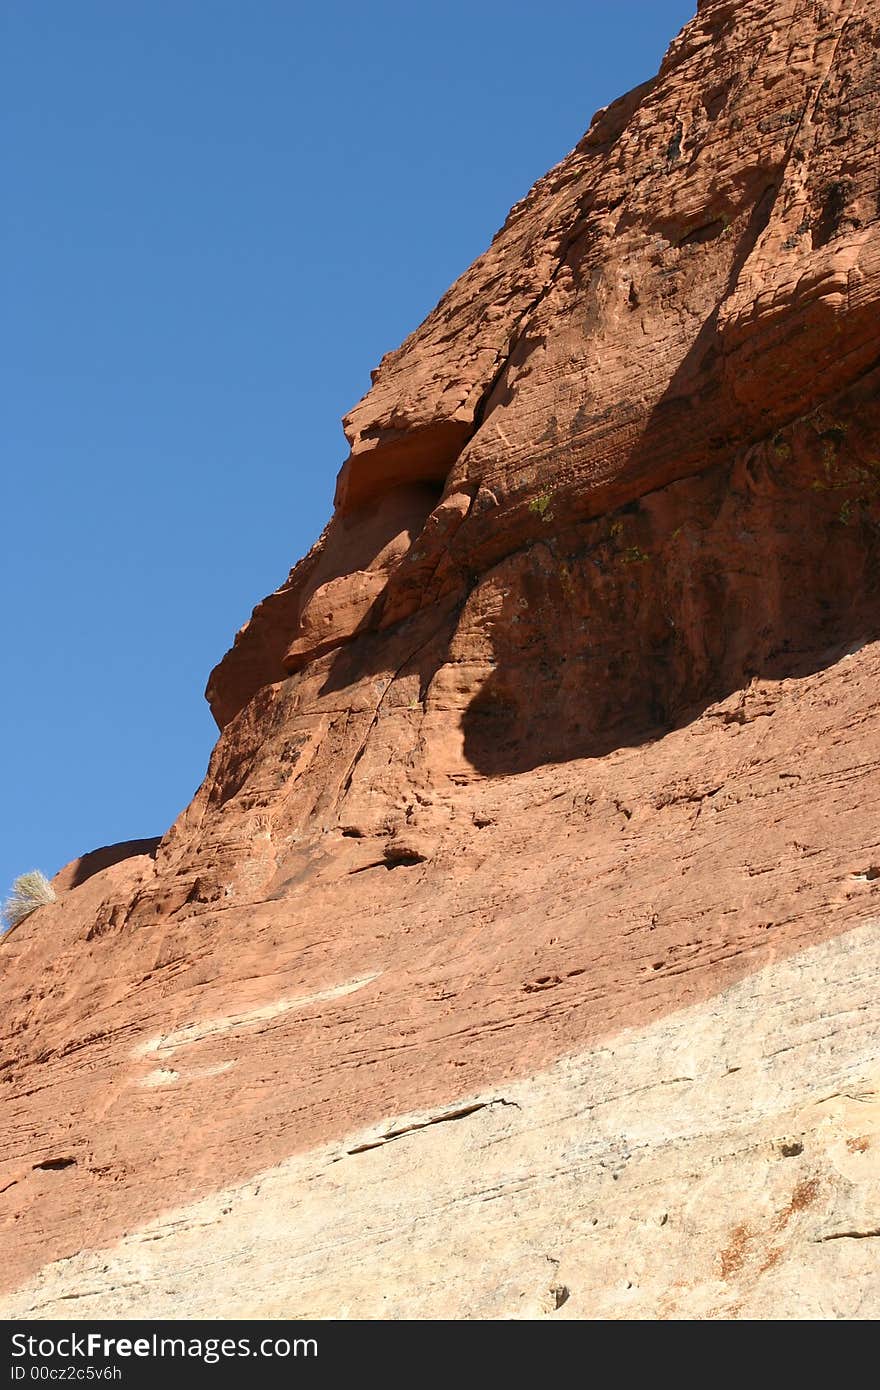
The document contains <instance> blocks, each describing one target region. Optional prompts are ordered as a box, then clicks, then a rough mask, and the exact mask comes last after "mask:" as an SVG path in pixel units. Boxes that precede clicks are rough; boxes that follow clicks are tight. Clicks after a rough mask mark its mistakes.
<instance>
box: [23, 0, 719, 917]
mask: <svg viewBox="0 0 880 1390" xmlns="http://www.w3.org/2000/svg"><path fill="white" fill-rule="evenodd" d="M694 9H695V0H680V2H677V3H673V0H617V3H616V4H610V5H609V4H607V3H605V2H604V0H603V2H602V3H584V2H583V0H582V2H581V3H567V0H561V2H560V3H556V4H554V5H550V6H544V5H538V4H535V3H534V2H532V3H519V2H518V0H506V2H505V3H500V2H499V0H481V3H479V4H476V5H475V4H474V3H473V0H466V2H465V0H445V3H439V0H425V3H419V4H415V3H410V4H402V3H391V0H373V3H372V4H370V5H364V4H354V3H341V2H340V0H323V3H320V4H315V5H305V4H299V3H295V0H285V2H284V3H282V2H281V0H254V2H253V3H245V0H235V3H230V2H229V0H211V3H210V4H208V3H206V0H100V2H99V0H75V3H70V0H40V3H36V0H0V51H2V55H3V56H2V58H0V88H2V95H0V104H2V122H3V146H4V149H5V151H6V153H5V154H4V176H3V191H4V203H5V205H6V206H5V220H4V223H3V228H2V237H3V245H2V252H0V265H2V277H3V284H2V300H3V315H2V318H3V326H2V330H0V333H2V339H0V371H2V420H3V424H2V427H0V428H2V450H3V460H4V463H3V470H2V493H0V508H2V517H3V526H2V535H0V564H2V595H3V599H2V603H3V642H2V650H3V677H2V681H0V700H2V709H0V715H2V722H0V729H2V740H3V780H4V795H3V811H4V817H3V834H2V836H0V893H2V892H5V890H6V888H7V886H8V885H9V883H10V882H11V880H12V878H13V877H14V876H15V875H16V874H18V873H21V872H22V871H24V870H27V869H31V868H33V867H39V868H42V869H43V870H44V871H45V872H46V873H48V874H52V873H54V872H55V871H56V870H57V869H58V868H60V867H61V865H62V864H64V863H65V862H66V861H67V860H69V859H71V858H73V857H74V856H75V855H77V854H79V853H83V852H85V851H87V850H90V849H94V848H95V847H97V846H98V845H102V844H107V843H111V842H113V841H116V840H123V839H130V838H135V837H140V836H145V835H153V834H159V833H161V832H162V831H164V830H165V829H166V828H167V826H168V825H169V824H170V823H171V821H172V820H173V819H174V817H175V815H176V814H177V812H178V811H179V810H180V809H181V807H182V806H183V805H184V804H185V803H186V802H187V801H188V800H189V798H190V796H191V795H192V793H193V791H194V790H195V788H196V787H197V785H198V783H199V782H200V780H201V778H202V775H203V773H204V769H205V766H206V764H207V760H208V756H209V753H210V750H211V747H212V745H213V742H214V739H215V736H216V730H215V727H214V724H213V721H212V719H211V717H210V714H209V712H208V708H207V705H206V704H205V702H204V700H203V696H202V691H203V689H204V685H205V681H206V678H207V675H208V672H209V671H210V669H211V667H212V666H213V665H214V663H215V662H216V661H217V660H218V659H219V657H220V656H221V655H222V654H223V652H224V651H225V650H226V648H227V647H228V646H229V644H230V642H231V640H232V637H233V635H234V633H235V631H236V629H237V628H238V627H239V626H240V625H241V624H242V622H244V621H245V619H246V618H247V617H248V615H249V613H250V610H251V608H252V607H253V606H254V604H255V603H256V602H257V601H258V600H259V599H260V598H262V597H263V595H264V594H266V593H268V592H269V591H270V590H271V589H273V588H275V587H276V585H277V584H278V583H279V582H280V581H281V580H282V579H283V578H284V577H285V575H286V574H287V571H288V569H289V568H290V566H291V564H292V563H293V562H294V561H295V560H296V559H297V558H298V557H299V556H300V555H301V554H303V553H304V552H305V551H306V550H307V549H308V547H309V545H310V544H311V542H312V540H313V539H314V538H315V536H316V535H317V534H318V533H319V531H320V530H321V528H322V526H323V525H324V522H325V521H326V519H327V517H328V515H329V512H330V507H331V499H332V495H333V483H334V479H335V475H336V472H337V469H338V468H339V465H340V464H341V462H342V460H343V457H344V454H345V441H344V438H343V434H342V430H341V426H340V423H339V422H340V417H341V416H342V414H343V413H344V412H345V411H346V410H347V409H348V408H349V407H350V406H351V405H352V404H353V403H354V402H355V401H356V400H357V399H358V398H359V397H360V396H361V395H362V394H363V393H364V391H365V390H366V389H367V387H368V386H369V372H370V368H371V367H373V366H375V365H376V363H377V362H378V361H379V359H380V357H381V356H382V354H383V353H384V352H386V351H387V350H388V349H390V348H393V347H396V346H397V344H398V343H399V342H400V341H401V340H402V339H403V338H404V337H405V336H406V334H407V333H408V332H410V331H411V329H413V328H414V327H415V326H416V325H417V324H418V323H419V321H420V320H421V319H422V318H423V317H424V316H425V314H426V313H427V312H428V311H429V310H430V309H431V308H432V307H433V305H434V303H435V302H436V300H437V299H438V298H439V297H440V295H441V294H442V293H443V291H444V290H445V289H446V288H447V287H448V286H449V284H450V283H451V282H452V281H453V280H454V279H455V277H456V276H457V275H458V274H459V273H460V272H461V271H462V270H464V268H465V267H466V266H467V265H468V264H469V262H470V261H471V260H473V259H474V257H475V256H477V255H478V254H479V253H480V251H481V250H482V249H483V248H484V247H485V246H486V244H487V243H488V241H489V240H490V239H491V236H492V235H493V233H494V232H495V230H496V229H497V228H498V227H499V226H500V224H501V222H502V221H503V220H504V216H505V214H506V212H507V209H508V208H509V206H510V205H511V204H512V203H513V202H514V201H516V200H517V199H518V198H520V197H521V196H522V195H523V194H524V193H525V192H526V190H527V189H528V188H529V186H530V185H531V184H532V183H533V182H534V180H535V179H536V178H538V177H539V176H540V175H541V174H542V173H544V172H545V170H546V169H547V168H549V167H550V166H551V165H552V164H554V163H555V162H556V161H557V160H558V159H560V158H561V157H562V156H563V155H564V154H565V153H566V152H567V151H568V150H569V149H570V148H571V146H572V145H574V144H575V143H576V141H577V140H578V138H579V137H580V135H581V134H582V132H583V131H584V129H586V126H587V124H588V122H589V119H590V117H591V115H592V113H593V111H594V110H595V109H596V108H597V107H599V106H602V105H604V104H605V103H606V102H608V101H610V100H612V99H613V98H614V97H616V96H618V95H620V94H621V93H622V92H624V91H626V90H628V89H629V88H630V87H632V86H634V85H635V84H636V83H637V82H641V81H643V80H644V79H645V78H646V77H648V76H650V75H651V74H652V73H653V72H655V71H656V69H657V67H658V65H659V62H660V59H661V57H662V54H663V52H664V50H665V48H666V46H667V44H668V42H669V40H670V39H671V38H672V36H673V34H674V33H676V32H677V30H678V29H679V28H680V27H681V25H682V24H683V23H685V22H686V21H687V20H688V19H689V18H690V17H691V15H692V14H693V12H694Z"/></svg>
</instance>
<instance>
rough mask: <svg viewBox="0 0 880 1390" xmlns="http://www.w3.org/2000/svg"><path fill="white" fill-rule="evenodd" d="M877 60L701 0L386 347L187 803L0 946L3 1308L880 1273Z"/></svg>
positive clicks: (783, 0) (843, 1278)
mask: <svg viewBox="0 0 880 1390" xmlns="http://www.w3.org/2000/svg"><path fill="white" fill-rule="evenodd" d="M878 92H880V3H878V0H861V3H859V0H825V3H812V2H810V3H808V0H745V3H740V4H736V5H734V4H731V3H728V2H727V0H708V3H703V4H701V5H700V7H699V11H698V14H697V17H696V18H695V19H694V21H693V22H692V23H691V24H690V25H688V26H687V27H686V29H685V30H684V31H683V32H682V34H681V35H680V36H679V38H678V39H677V40H676V41H675V42H674V43H673V44H672V46H671V48H670V50H669V52H668V54H667V56H666V58H665V60H664V62H663V65H662V67H661V69H660V72H659V74H658V76H657V77H656V78H655V79H654V80H653V81H651V82H648V83H646V84H644V85H643V86H642V87H639V88H637V89H636V90H635V91H634V92H632V93H630V94H629V95H628V96H627V97H624V98H622V99H621V100H620V101H618V102H616V103H614V104H613V105H612V106H610V107H608V108H607V109H606V110H604V111H602V112H599V113H598V114H597V116H596V117H595V118H594V120H593V122H592V124H591V126H590V129H589V131H588V132H587V134H586V135H585V136H584V137H583V139H582V140H581V141H580V143H579V144H578V145H577V146H576V148H575V149H574V150H573V152H572V154H571V155H569V156H568V158H567V159H565V160H564V161H563V162H562V163H561V164H560V165H558V166H557V167H556V168H555V169H554V170H552V171H551V172H550V173H549V174H548V175H547V176H546V177H545V178H544V179H542V180H541V181H540V182H539V183H538V184H537V185H536V186H535V188H534V189H533V190H532V191H531V192H530V193H529V194H528V196H527V197H526V198H525V199H523V201H522V202H521V203H519V204H518V205H517V206H516V207H515V208H514V209H513V211H512V212H511V214H510V216H509V217H508V220H507V222H506V223H505V225H504V227H503V228H502V229H501V231H500V232H499V233H498V235H497V236H496V237H495V239H494V241H493V243H492V245H491V246H490V248H489V249H488V251H487V252H486V253H485V255H484V256H483V257H481V258H480V259H479V260H478V261H477V262H476V263H475V264H474V266H472V267H471V268H470V270H468V271H467V272H466V273H465V275H464V276H462V278H461V279H460V280H459V281H458V282H457V283H456V285H454V286H453V287H452V289H451V290H450V291H449V292H448V293H447V294H446V295H445V296H444V298H443V299H442V300H441V302H440V304H439V305H438V306H437V308H436V310H435V311H434V312H433V314H431V315H430V316H429V318H428V319H427V320H426V321H425V323H424V324H423V325H422V326H421V327H420V328H419V329H418V330H417V331H416V332H415V333H414V334H413V335H412V336H411V337H410V338H409V339H408V340H407V341H406V343H404V344H403V346H402V347H401V348H400V349H398V351H397V352H394V353H391V354H389V355H388V356H387V357H386V358H385V359H384V360H383V362H382V364H381V365H380V367H379V369H378V371H377V372H375V373H374V382H373V387H372V389H371V391H370V392H369V393H368V395H367V396H366V397H365V399H364V400H363V401H362V402H361V403H360V404H359V405H358V406H356V407H355V409H354V410H353V411H352V412H351V414H350V415H349V416H348V417H347V420H346V432H347V435H348V438H349V442H350V446H351V453H350V456H349V458H348V460H347V461H346V463H345V464H344V466H343V469H342V472H341V474H340V478H339V485H338V488H337V496H336V507H335V511H334V516H333V518H332V519H331V521H330V523H329V525H328V527H327V529H326V530H325V532H324V534H323V536H322V537H321V538H320V540H319V541H318V542H317V544H316V545H315V547H314V548H313V550H312V551H311V552H310V554H309V555H308V556H307V557H306V558H305V559H304V560H302V561H300V563H299V564H298V565H297V566H296V567H295V568H294V569H293V570H292V571H291V574H290V576H289V578H288V580H287V582H286V583H285V584H284V585H283V586H282V587H281V588H280V589H279V590H278V591H277V592H276V593H275V594H273V595H271V596H270V597H269V598H267V599H266V600H264V602H263V603H262V604H260V605H259V607H258V608H257V609H256V610H255V612H254V615H253V617H252V619H251V621H250V623H249V624H248V625H247V626H246V627H245V628H244V629H243V630H242V631H241V632H240V633H239V635H238V637H237V639H236V642H235V645H234V647H233V648H232V650H231V652H230V653H228V654H227V656H226V657H225V658H224V660H223V661H222V662H221V663H220V665H219V666H218V668H217V669H216V670H215V671H214V673H213V674H212V676H211V679H210V682H209V687H208V694H209V698H210V700H211V704H212V708H213V709H214V712H215V715H216V717H217V720H218V724H219V725H220V727H221V736H220V739H219V742H218V744H217V747H216V749H215V751H214V754H213V756H212V759H211V764H210V767H209V769H208V773H207V776H206V779H205V782H204V783H203V785H202V787H201V788H200V790H199V792H198V793H197V795H196V797H195V799H194V801H193V803H192V804H191V806H190V807H189V808H187V810H186V811H185V812H184V813H183V814H182V815H181V817H180V818H179V820H178V821H177V822H176V824H175V825H174V826H173V827H172V828H171V829H170V830H169V832H168V833H167V835H166V836H165V837H164V838H163V839H162V841H161V843H160V844H159V845H158V846H154V845H152V844H150V843H144V844H136V845H133V846H131V847H129V850H128V852H127V854H113V853H109V854H108V855H107V856H106V857H104V858H89V857H86V859H84V860H81V861H79V862H78V864H77V865H74V866H70V867H69V868H68V869H67V870H65V871H64V873H63V874H62V875H60V876H59V878H58V879H57V880H56V888H57V889H58V890H59V899H58V902H57V903H56V904H53V905H51V906H49V907H46V908H43V909H41V910H40V911H39V912H38V913H37V914H35V915H34V916H33V917H32V918H31V919H29V920H28V921H27V922H26V923H24V924H22V925H21V926H20V927H19V928H17V929H16V930H15V932H14V933H12V934H11V935H10V936H9V937H8V938H7V939H6V940H5V942H4V943H3V945H2V948H0V964H2V971H3V976H2V978H3V985H2V988H3V995H4V1003H5V1008H4V1015H3V1027H4V1032H5V1034H6V1037H5V1043H4V1061H3V1070H2V1072H0V1079H2V1081H3V1082H4V1087H3V1091H4V1093H5V1099H4V1107H3V1150H2V1160H3V1166H2V1168H0V1189H2V1190H0V1204H3V1205H2V1206H0V1212H2V1213H3V1216H2V1219H3V1220H4V1221H5V1222H6V1231H7V1234H8V1235H9V1236H10V1237H12V1238H13V1239H11V1240H10V1241H9V1244H10V1246H11V1247H12V1250H11V1254H10V1257H9V1258H8V1259H7V1261H6V1262H5V1270H4V1278H5V1281H6V1284H7V1287H8V1289H9V1293H8V1296H7V1300H6V1303H5V1304H4V1305H0V1306H3V1307H4V1310H8V1311H10V1312H11V1313H15V1314H22V1313H26V1312H35V1313H36V1314H37V1315H39V1316H62V1315H65V1314H66V1313H67V1314H77V1313H83V1314H85V1313H89V1314H93V1313H96V1312H97V1311H99V1310H101V1308H102V1306H103V1307H104V1308H108V1309H111V1310H112V1311H114V1312H116V1313H118V1314H119V1315H123V1314H126V1313H130V1314H134V1315H138V1314H140V1315H146V1314H149V1313H153V1312H163V1313H166V1314H168V1315H181V1314H183V1313H185V1312H187V1311H189V1312H198V1313H206V1312H211V1311H213V1312H214V1313H215V1314H222V1313H242V1314H258V1313H261V1312H265V1313H268V1314H270V1315H286V1314H291V1315H293V1314H300V1313H302V1314H309V1313H312V1314H317V1315H321V1316H336V1315H347V1314H351V1315H355V1316H356V1315H361V1316H370V1317H376V1316H390V1315H393V1316H420V1317H431V1316H447V1315H448V1316H455V1317H466V1316H480V1317H483V1316H539V1315H543V1314H544V1313H548V1314H553V1315H554V1316H575V1317H646V1316H647V1317H663V1316H675V1317H703V1316H709V1317H737V1316H745V1317H756V1316H786V1317H801V1316H809V1317H819V1316H821V1317H851V1316H865V1315H868V1314H876V1313H877V1312H878V1311H880V1308H878V1305H877V1294H876V1289H877V1287H878V1284H877V1281H876V1279H873V1280H872V1279H871V1278H870V1274H871V1271H872V1267H873V1265H875V1264H876V1258H877V1256H876V1254H875V1253H874V1251H875V1249H877V1248H880V1247H878V1246H877V1245H876V1243H875V1242H873V1241H872V1240H871V1239H870V1238H871V1237H873V1236H876V1235H877V1233H878V1230H880V1190H878V1176H880V1174H878V1167H877V1142H878V1141H877V1124H878V1115H880V1108H878V1107H880V1102H878V1089H877V1088H878V1076H877V1066H876V1055H877V1049H876V1027H877V1018H876V1008H877V1001H876V990H875V988H874V985H873V979H874V977H873V976H872V973H871V972H872V969H873V968H874V966H872V964H871V962H872V961H874V956H875V955H876V952H877V949H878V942H880V935H878V932H880V920H878V909H877V895H878V891H880V835H878V830H877V825H876V818H875V817H874V816H873V813H872V811H873V805H874V802H875V800H876V797H877V793H878V790H880V775H878V767H880V718H878V715H877V711H876V707H875V699H874V691H875V689H876V681H877V678H878V675H880V644H878V643H877V641H876V639H877V637H878V636H880V624H878V617H880V591H878V584H880V581H878V574H880V571H878V541H880V452H878V451H880V389H878V388H880V366H878V362H880V313H878V300H880V216H878V206H880V188H878V171H880V158H878V155H880V151H878V124H880V122H878V104H877V103H878ZM875 964H876V963H875ZM84 1213H87V1217H86V1216H84ZM353 1252H354V1253H355V1254H356V1258H355V1259H354V1260H352V1258H351V1255H352V1253H353ZM194 1265H196V1266H198V1267H199V1271H200V1272H199V1280H198V1281H197V1286H196V1281H193V1280H192V1270H193V1267H194ZM233 1290H234V1291H233Z"/></svg>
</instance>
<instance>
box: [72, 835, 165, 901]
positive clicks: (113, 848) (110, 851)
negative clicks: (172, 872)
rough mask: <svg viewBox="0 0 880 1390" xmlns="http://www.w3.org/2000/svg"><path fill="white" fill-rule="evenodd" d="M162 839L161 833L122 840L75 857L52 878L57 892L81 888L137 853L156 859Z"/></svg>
mask: <svg viewBox="0 0 880 1390" xmlns="http://www.w3.org/2000/svg"><path fill="white" fill-rule="evenodd" d="M161 839H162V837H161V835H154V836H152V837H151V838H150V839H147V840H120V842H119V844H116V845H103V846H102V848H101V849H93V850H91V851H90V853H88V854H83V855H81V856H80V858H79V859H74V860H73V862H72V863H70V864H68V865H67V866H66V867H65V868H63V869H62V870H61V872H60V873H58V874H56V876H55V878H54V879H53V880H52V882H53V884H54V886H55V889H56V891H57V892H60V893H65V892H68V891H69V890H70V889H71V888H79V887H80V885H81V884H83V883H85V882H86V881H87V879H90V878H92V877H93V875H94V874H99V873H100V872H101V870H102V869H109V868H111V866H112V865H113V864H121V863H122V861H123V860H124V859H133V858H135V856H136V855H140V854H148V855H149V856H150V858H151V859H155V858H156V851H157V849H158V848H159V844H160V842H161Z"/></svg>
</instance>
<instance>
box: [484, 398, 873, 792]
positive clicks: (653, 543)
mask: <svg viewBox="0 0 880 1390" xmlns="http://www.w3.org/2000/svg"><path fill="white" fill-rule="evenodd" d="M878 438H880V371H874V372H873V373H869V374H868V375H867V376H866V377H864V378H863V379H862V380H861V381H860V382H859V383H857V385H856V386H854V387H852V388H851V389H850V390H849V391H848V392H846V393H843V394H841V395H840V396H839V397H838V398H837V399H835V400H832V401H830V402H827V403H826V404H825V405H824V406H823V408H822V410H821V411H818V412H816V413H815V415H814V416H812V417H809V418H807V419H805V420H802V421H798V422H796V423H795V424H793V425H791V426H790V427H788V428H787V429H785V430H783V431H779V432H777V434H776V435H774V436H773V437H772V438H771V439H768V440H766V441H764V442H763V443H760V444H757V445H754V446H752V447H751V448H750V449H748V450H744V451H743V450H741V451H739V452H738V454H737V456H736V460H735V461H734V462H730V463H725V464H716V465H714V466H713V467H712V468H710V469H709V470H708V471H706V472H704V473H701V474H699V475H697V476H695V477H692V478H687V479H683V480H682V481H680V482H676V483H671V484H669V485H668V486H667V487H665V488H661V489H658V490H657V491H656V492H652V493H650V494H647V495H646V496H644V497H643V498H641V499H640V500H639V501H637V502H634V503H630V504H628V505H627V506H625V507H623V508H621V509H620V510H619V511H617V512H615V513H611V514H609V515H607V516H604V517H602V518H599V519H597V520H595V521H592V522H585V523H582V524H581V525H579V526H576V527H571V528H570V529H569V530H568V531H567V532H566V533H565V534H564V536H563V535H559V536H555V537H551V538H550V539H549V540H548V541H546V542H544V543H540V544H536V545H532V546H531V547H529V548H528V549H525V550H523V551H520V552H518V553H517V554H516V555H513V556H510V557H509V559H508V560H507V561H505V562H504V564H503V566H502V567H501V568H500V570H499V571H498V572H497V574H496V582H497V584H498V586H499V588H501V589H502V590H503V592H504V594H505V595H506V597H505V599H504V607H503V609H502V612H501V614H500V616H498V615H496V616H495V618H494V621H493V626H492V647H493V657H494V667H493V669H492V671H491V674H490V675H489V677H488V679H487V680H486V681H485V682H484V683H483V685H482V687H481V689H480V691H479V693H478V694H477V695H476V696H475V697H474V699H473V700H472V701H471V703H470V705H469V706H468V708H467V710H466V712H465V715H464V720H463V728H464V733H465V751H466V754H467V757H468V759H469V761H470V762H471V763H472V764H473V765H474V767H476V768H477V769H478V770H479V771H480V772H483V773H485V774H487V775H490V776H500V775H504V774H509V773H513V772H521V771H525V770H527V769H529V768H532V767H535V766H538V765H540V764H542V763H548V762H560V761H566V760H568V759H571V758H580V757H600V756H603V755H605V754H607V753H609V752H611V751H612V750H613V749H615V748H617V747H620V746H623V745H634V744H639V743H642V742H644V741H646V740H649V739H652V738H656V737H657V736H658V735H660V734H661V733H663V732H665V731H667V730H669V729H671V728H673V727H676V726H678V725H681V724H683V723H686V722H689V721H690V720H691V719H693V718H695V717H696V716H697V715H698V714H700V713H701V712H702V711H703V710H705V708H706V707H707V706H708V705H710V704H713V703H715V702H717V701H720V700H722V699H724V698H725V697H726V696H728V695H731V694H732V693H733V692H735V691H737V690H742V689H743V688H744V687H746V686H747V685H748V683H749V682H750V680H751V679H752V678H754V677H760V678H764V679H769V680H778V679H784V678H787V677H801V676H806V675H808V674H810V673H812V672H815V671H818V670H821V669H823V668H824V667H825V666H827V665H829V664H830V663H832V662H834V661H836V660H839V659H840V657H841V656H843V655H844V653H845V652H846V651H848V650H851V649H853V648H855V647H857V646H859V645H861V644H862V643H864V642H867V641H871V640H875V639H876V638H877V637H878V636H880V455H878V453H877V440H878ZM721 717H724V716H721ZM730 717H731V718H736V717H737V716H736V715H735V714H732V715H731V716H730ZM743 717H747V716H743Z"/></svg>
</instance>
